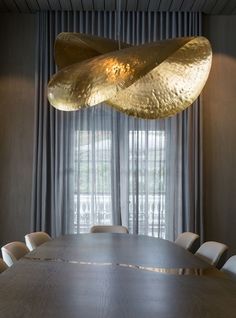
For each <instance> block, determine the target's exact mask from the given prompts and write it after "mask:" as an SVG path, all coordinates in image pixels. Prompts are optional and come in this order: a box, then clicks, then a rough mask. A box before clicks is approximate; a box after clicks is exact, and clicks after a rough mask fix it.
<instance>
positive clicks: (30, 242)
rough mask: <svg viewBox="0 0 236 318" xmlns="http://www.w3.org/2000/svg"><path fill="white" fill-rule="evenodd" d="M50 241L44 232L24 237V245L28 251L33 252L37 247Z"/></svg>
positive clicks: (49, 237)
mask: <svg viewBox="0 0 236 318" xmlns="http://www.w3.org/2000/svg"><path fill="white" fill-rule="evenodd" d="M51 239H52V238H51V236H50V235H48V234H47V233H45V232H33V233H30V234H27V235H25V243H26V245H27V247H28V249H29V250H30V251H33V250H35V249H36V247H37V246H39V245H41V244H43V243H45V242H47V241H50V240H51Z"/></svg>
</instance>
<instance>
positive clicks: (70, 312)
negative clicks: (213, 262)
mask: <svg viewBox="0 0 236 318" xmlns="http://www.w3.org/2000/svg"><path fill="white" fill-rule="evenodd" d="M0 286H1V288H0V318H39V317H40V318H42V317H45V318H51V317H52V318H75V317H76V318H77V317H81V318H90V317H91V318H95V317H96V318H118V317H119V318H123V317H125V318H131V317H132V318H141V317H142V318H143V317H145V318H146V317H147V318H152V317H153V318H154V317H155V318H158V317H160V318H172V317H173V318H176V317H181V318H211V317H212V318H221V317H222V318H223V317H224V318H231V317H232V318H235V317H236V281H235V280H233V279H232V278H230V277H228V276H227V275H225V274H223V273H221V272H220V271H218V270H217V269H214V268H212V267H210V266H209V265H207V264H206V263H205V262H203V261H201V260H200V259H198V258H197V257H196V256H194V255H192V254H191V253H189V252H188V251H186V250H184V249H182V248H181V247H179V246H177V245H175V244H174V243H172V242H169V241H166V240H162V239H156V238H150V237H145V236H136V235H127V234H81V235H67V236H63V237H60V238H58V239H56V240H52V241H50V242H47V243H45V244H43V245H41V246H40V247H39V248H37V249H36V250H35V251H33V252H31V253H30V254H28V255H27V256H26V257H24V258H23V259H21V260H20V261H19V262H17V264H16V265H14V266H12V267H11V268H10V269H8V270H7V271H5V272H4V273H2V274H1V275H0Z"/></svg>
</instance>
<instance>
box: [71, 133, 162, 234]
mask: <svg viewBox="0 0 236 318" xmlns="http://www.w3.org/2000/svg"><path fill="white" fill-rule="evenodd" d="M119 133H122V134H126V136H127V137H128V138H125V136H124V138H123V140H127V145H125V147H126V149H127V155H125V157H124V156H123V158H125V161H126V162H125V167H127V168H126V170H127V171H126V173H125V174H122V173H120V172H119V171H118V172H117V169H114V163H113V162H112V160H114V159H113V156H112V149H113V147H119V146H120V145H119V143H117V144H116V145H114V144H113V143H114V138H113V137H114V136H113V134H114V132H113V131H112V130H111V129H110V130H80V131H79V130H77V131H76V133H75V138H74V140H75V147H74V149H75V150H74V169H75V173H74V176H75V177H74V189H75V191H74V233H86V232H89V229H90V227H91V226H92V225H93V224H107V225H109V224H112V223H113V211H112V206H113V200H114V196H118V195H120V194H119V191H114V189H113V190H112V178H114V175H115V174H116V173H118V174H119V180H120V191H121V192H122V191H128V192H127V193H128V202H127V206H126V207H125V210H126V211H123V212H125V213H128V217H127V221H128V227H129V230H130V232H131V233H132V232H138V233H140V234H146V235H151V236H158V237H162V238H165V237H166V213H165V191H166V187H165V178H166V158H165V132H164V131H162V130H156V131H155V130H130V129H129V130H128V131H126V130H125V129H124V130H119ZM120 151H122V150H120ZM118 153H120V152H118ZM118 166H119V167H122V168H123V167H124V162H120V163H119V165H118ZM116 180H117V179H116ZM124 184H127V187H125V186H124V187H123V185H124ZM127 188H128V189H127ZM117 199H118V200H121V197H119V198H116V202H117ZM122 206H123V207H124V205H122Z"/></svg>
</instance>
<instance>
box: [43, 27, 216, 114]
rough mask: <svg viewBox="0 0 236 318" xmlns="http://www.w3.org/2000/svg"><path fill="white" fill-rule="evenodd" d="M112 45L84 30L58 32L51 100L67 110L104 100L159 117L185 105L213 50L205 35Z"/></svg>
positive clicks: (200, 80)
mask: <svg viewBox="0 0 236 318" xmlns="http://www.w3.org/2000/svg"><path fill="white" fill-rule="evenodd" d="M117 45H118V44H117V42H116V41H112V40H108V39H103V38H99V37H92V36H88V35H84V34H74V33H69V34H66V33H62V34H61V35H59V37H58V39H57V41H56V44H55V58H56V62H57V64H58V65H59V67H63V68H62V69H61V70H60V71H59V72H58V73H56V74H55V75H54V76H53V77H52V79H51V81H50V82H49V84H48V99H49V101H50V103H51V104H52V105H53V106H54V107H56V108H58V109H60V110H65V111H70V110H78V109H81V108H84V107H88V106H93V105H96V104H98V103H101V102H106V103H108V104H110V105H111V106H113V107H115V108H116V109H118V110H120V111H122V112H125V113H126V114H129V115H133V116H136V117H140V118H147V119H154V118H163V117H168V116H171V115H175V114H176V113H178V112H180V111H182V110H183V109H185V108H186V107H188V106H190V105H191V104H192V103H193V101H194V100H195V99H196V98H197V97H198V95H199V94H200V92H201V90H202V88H203V86H204V84H205V82H206V80H207V77H208V74H209V71H210V67H211V59H212V52H211V46H210V43H209V41H208V40H207V39H206V38H204V37H188V38H187V37H186V38H177V39H173V40H166V41H159V42H154V43H150V44H144V45H140V46H135V47H128V48H124V49H121V50H117ZM123 47H124V45H123ZM114 50H115V51H114ZM78 62H79V63H78ZM64 66H66V67H64Z"/></svg>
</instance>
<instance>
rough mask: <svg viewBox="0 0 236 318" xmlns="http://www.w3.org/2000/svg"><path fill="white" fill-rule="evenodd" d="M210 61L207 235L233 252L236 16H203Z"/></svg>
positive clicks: (235, 225) (206, 114) (205, 99)
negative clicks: (235, 36) (211, 52)
mask: <svg viewBox="0 0 236 318" xmlns="http://www.w3.org/2000/svg"><path fill="white" fill-rule="evenodd" d="M203 29H204V32H205V35H206V36H207V37H208V38H209V39H210V41H211V43H212V47H213V52H214V55H213V65H212V70H211V73H210V77H209V80H208V82H207V85H206V87H205V89H204V95H203V106H204V108H203V119H204V122H203V127H204V133H203V146H204V189H205V192H204V213H205V225H206V239H207V240H217V241H221V242H224V243H226V244H228V245H229V247H230V253H235V254H236V231H235V229H236V168H235V166H236V42H235V40H234V37H233V35H234V32H235V30H236V16H206V17H205V19H204V27H203Z"/></svg>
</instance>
